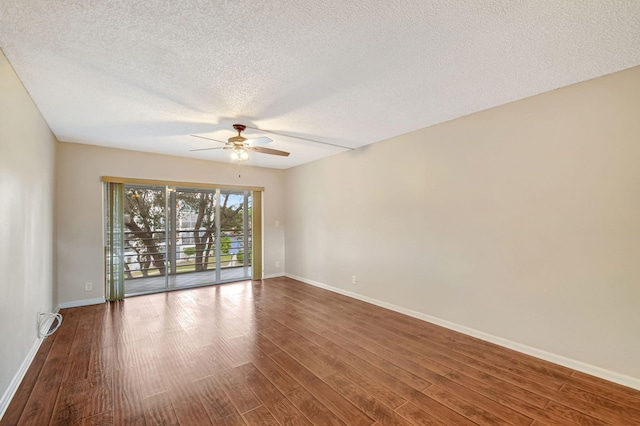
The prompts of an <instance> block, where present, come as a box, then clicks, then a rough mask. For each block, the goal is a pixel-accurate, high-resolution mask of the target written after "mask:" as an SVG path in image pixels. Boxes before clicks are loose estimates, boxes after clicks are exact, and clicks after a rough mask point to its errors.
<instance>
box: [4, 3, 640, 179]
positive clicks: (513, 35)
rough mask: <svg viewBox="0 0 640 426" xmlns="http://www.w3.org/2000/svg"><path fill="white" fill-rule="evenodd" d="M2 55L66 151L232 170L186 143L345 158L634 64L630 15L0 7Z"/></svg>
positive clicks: (566, 9)
mask: <svg viewBox="0 0 640 426" xmlns="http://www.w3.org/2000/svg"><path fill="white" fill-rule="evenodd" d="M0 48H2V50H3V51H4V53H5V55H6V56H7V58H8V59H9V62H10V63H11V64H12V66H13V67H14V69H15V70H16V72H17V74H18V76H19V77H20V78H21V79H22V81H23V83H24V85H25V87H26V88H27V90H28V91H29V93H30V94H31V96H32V97H33V100H34V101H35V103H36V105H37V106H38V107H39V108H40V111H41V112H42V114H43V116H44V118H45V119H46V120H47V122H48V123H49V126H50V127H51V129H52V130H53V132H54V133H55V135H56V136H57V137H58V139H59V140H61V141H66V142H78V143H87V144H92V145H103V146H111V147H117V148H124V149H133V150H140V151H149V152H158V153H164V154H171V155H179V156H188V157H193V158H201V159H211V160H218V161H228V151H222V150H215V151H200V152H189V150H190V149H195V148H203V147H208V146H218V145H217V144H216V143H215V142H211V143H208V142H207V141H205V140H202V139H198V138H193V137H190V136H188V135H189V134H192V133H195V134H200V135H206V136H209V137H213V138H215V139H222V140H226V139H227V138H228V137H230V136H232V135H233V131H232V129H231V125H232V124H233V123H236V122H239V123H243V124H246V125H248V126H252V127H258V128H261V129H266V130H273V131H277V132H281V133H287V134H291V135H295V136H302V137H305V138H310V139H314V140H319V141H325V142H329V143H332V144H337V145H343V146H348V147H354V148H355V147H359V146H363V145H366V144H370V143H374V142H378V141H381V140H383V139H387V138H390V137H393V136H397V135H399V134H403V133H407V132H410V131H413V130H417V129H420V128H423V127H427V126H430V125H433V124H436V123H440V122H443V121H446V120H450V119H453V118H456V117H460V116H463V115H467V114H470V113H473V112H476V111H479V110H483V109H486V108H490V107H494V106H497V105H501V104H504V103H507V102H511V101H514V100H517V99H521V98H524V97H527V96H531V95H535V94H538V93H542V92H545V91H548V90H552V89H555V88H558V87H562V86H566V85H569V84H573V83H576V82H580V81H584V80H587V79H591V78H594V77H599V76H602V75H605V74H609V73H612V72H615V71H619V70H622V69H625V68H630V67H632V66H636V65H639V64H640V1H638V0H610V1H606V0H590V1H585V0H555V1H551V0H537V1H530V2H527V1H513V0H466V1H424V0H383V1H371V0H349V1H346V0H325V1H323V2H310V1H295V0H281V1H245V0H234V1H215V0H214V1H212V0H199V1H197V0H191V1H166V0H165V1H151V0H115V1H87V0H0ZM638 84H640V82H638ZM246 133H247V134H246V136H247V137H257V136H263V135H267V136H270V137H271V138H272V139H274V142H272V143H270V144H269V145H268V147H269V148H274V149H280V150H285V151H289V152H291V156H289V157H276V156H270V155H265V154H259V153H252V154H251V160H250V164H253V165H259V166H266V167H275V168H288V167H292V166H295V165H299V164H303V163H305V162H309V161H312V160H315V159H318V158H322V157H325V156H328V155H332V154H335V153H338V152H342V151H344V149H341V148H336V147H333V146H329V145H321V144H317V143H313V142H309V141H306V140H302V139H293V138H287V137H284V136H277V135H273V134H264V133H261V132H257V131H249V130H247V132H246Z"/></svg>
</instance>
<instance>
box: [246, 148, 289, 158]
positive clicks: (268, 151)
mask: <svg viewBox="0 0 640 426" xmlns="http://www.w3.org/2000/svg"><path fill="white" fill-rule="evenodd" d="M247 149H250V150H251V151H255V152H260V153H262V154H271V155H281V156H283V157H287V156H288V155H289V153H288V152H285V151H278V150H277V149H271V148H264V147H261V146H248V147H247Z"/></svg>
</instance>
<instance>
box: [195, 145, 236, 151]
mask: <svg viewBox="0 0 640 426" xmlns="http://www.w3.org/2000/svg"><path fill="white" fill-rule="evenodd" d="M212 149H227V147H226V146H216V147H215V148H198V149H190V150H189V152H193V151H210V150H212Z"/></svg>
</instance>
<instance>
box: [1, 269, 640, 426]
mask: <svg viewBox="0 0 640 426" xmlns="http://www.w3.org/2000/svg"><path fill="white" fill-rule="evenodd" d="M62 315H63V316H64V321H63V324H62V327H61V328H60V329H59V330H58V331H57V332H56V333H55V334H54V335H53V336H52V337H49V338H47V339H46V340H45V341H44V343H43V345H42V346H41V348H40V350H39V352H38V354H37V356H36V358H35V360H34V362H33V363H32V365H31V367H30V369H29V371H28V373H27V375H26V377H25V379H24V380H23V382H22V385H21V386H20V388H19V389H18V392H17V393H16V395H15V397H14V399H13V401H12V402H11V405H10V406H9V409H8V411H7V412H6V413H5V415H4V417H3V419H2V421H0V424H1V425H15V424H18V425H47V424H50V425H129V424H131V425H209V424H224V425H244V424H248V425H310V424H316V425H372V424H375V425H402V424H405V425H406V424H416V425H441V424H448V425H472V424H482V425H503V424H515V425H543V424H547V425H555V424H563V425H564V424H584V425H604V424H614V425H633V424H640V391H636V390H633V389H630V388H626V387H623V386H620V385H616V384H613V383H610V382H607V381H604V380H601V379H598V378H595V377H591V376H588V375H586V374H582V373H579V372H576V371H573V370H571V369H569V368H565V367H562V366H559V365H555V364H551V363H549V362H545V361H541V360H538V359H535V358H532V357H530V356H527V355H523V354H520V353H518V352H514V351H511V350H508V349H504V348H502V347H499V346H496V345H493V344H490V343H487V342H484V341H482V340H478V339H475V338H472V337H469V336H466V335H463V334H459V333H456V332H453V331H450V330H447V329H443V328H441V327H438V326H435V325H433V324H429V323H426V322H423V321H420V320H417V319H414V318H411V317H407V316H404V315H401V314H398V313H395V312H392V311H389V310H386V309H382V308H379V307H376V306H373V305H370V304H367V303H363V302H360V301H357V300H353V299H350V298H348V297H345V296H341V295H338V294H335V293H331V292H329V291H325V290H322V289H319V288H316V287H313V286H309V285H306V284H303V283H301V282H298V281H294V280H291V279H287V278H274V279H269V280H264V281H254V282H251V281H245V282H239V283H233V284H223V285H218V286H212V287H201V288H197V289H191V290H181V291H175V292H170V293H163V294H153V295H147V296H140V297H134V298H129V299H126V300H125V301H124V302H120V303H112V304H104V305H95V306H88V307H82V308H73V309H64V310H63V311H62Z"/></svg>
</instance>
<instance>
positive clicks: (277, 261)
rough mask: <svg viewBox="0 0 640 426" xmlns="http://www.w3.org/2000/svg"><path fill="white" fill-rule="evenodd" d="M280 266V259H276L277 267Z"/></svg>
mask: <svg viewBox="0 0 640 426" xmlns="http://www.w3.org/2000/svg"><path fill="white" fill-rule="evenodd" d="M279 267H280V261H279V260H276V268H279Z"/></svg>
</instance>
